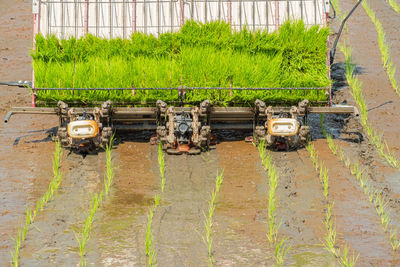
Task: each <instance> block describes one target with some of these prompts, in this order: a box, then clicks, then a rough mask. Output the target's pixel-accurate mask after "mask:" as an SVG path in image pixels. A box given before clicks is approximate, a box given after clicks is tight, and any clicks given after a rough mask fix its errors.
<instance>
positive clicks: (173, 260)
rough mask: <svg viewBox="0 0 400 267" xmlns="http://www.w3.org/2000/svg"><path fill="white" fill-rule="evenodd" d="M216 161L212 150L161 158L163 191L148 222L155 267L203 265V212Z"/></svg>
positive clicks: (204, 253) (214, 174)
mask: <svg viewBox="0 0 400 267" xmlns="http://www.w3.org/2000/svg"><path fill="white" fill-rule="evenodd" d="M216 160H217V154H216V152H215V151H211V152H209V153H204V154H202V155H200V156H190V155H179V156H174V155H166V156H165V179H166V184H165V191H164V193H162V194H161V195H160V198H161V203H160V206H158V207H157V209H156V211H155V213H154V217H153V223H152V229H153V235H154V244H155V250H156V259H157V263H158V265H159V266H207V263H208V255H207V248H206V244H205V242H204V241H203V237H204V236H205V232H204V224H203V222H204V215H203V212H206V209H207V208H208V200H209V198H210V194H211V192H212V190H213V188H214V186H215V177H216V174H217V166H216ZM155 162H156V161H155ZM156 166H158V165H156ZM222 187H223V185H222ZM217 206H218V204H217ZM143 246H144V243H143Z"/></svg>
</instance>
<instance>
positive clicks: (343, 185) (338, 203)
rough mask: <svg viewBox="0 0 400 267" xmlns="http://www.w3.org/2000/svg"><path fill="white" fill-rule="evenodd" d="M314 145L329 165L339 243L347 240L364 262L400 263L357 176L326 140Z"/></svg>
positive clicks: (330, 188)
mask: <svg viewBox="0 0 400 267" xmlns="http://www.w3.org/2000/svg"><path fill="white" fill-rule="evenodd" d="M314 145H315V148H316V150H317V151H318V153H319V157H320V160H322V161H323V162H324V163H325V165H326V167H327V168H328V175H329V178H330V180H329V195H330V197H331V199H332V200H333V201H334V203H335V208H334V210H333V213H334V214H335V217H336V229H337V232H338V233H339V234H338V236H337V237H338V241H339V244H340V245H343V241H345V242H346V243H347V244H348V245H349V246H350V247H351V249H353V250H354V251H355V252H356V254H359V258H358V264H359V265H360V266H378V265H380V266H389V265H397V264H400V261H399V259H398V256H397V255H396V253H394V252H393V250H392V248H391V245H390V241H389V235H388V234H387V233H384V231H383V229H382V227H381V226H380V219H379V216H378V215H377V213H376V211H375V209H374V208H373V206H372V204H370V203H369V200H368V198H367V197H366V196H365V195H364V193H363V192H362V191H361V190H360V188H359V187H358V185H357V184H356V181H355V178H354V177H352V175H351V174H350V173H349V171H348V170H346V169H345V168H343V165H342V163H340V162H338V160H337V159H336V158H335V156H334V155H333V154H332V153H331V152H330V151H329V147H328V145H327V143H326V141H325V140H318V141H316V142H314ZM371 244H373V245H371Z"/></svg>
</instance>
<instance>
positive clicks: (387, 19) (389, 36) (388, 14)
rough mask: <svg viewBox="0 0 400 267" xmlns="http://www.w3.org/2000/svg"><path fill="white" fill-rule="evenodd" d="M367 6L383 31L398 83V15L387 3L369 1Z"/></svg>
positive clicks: (399, 66) (399, 22)
mask: <svg viewBox="0 0 400 267" xmlns="http://www.w3.org/2000/svg"><path fill="white" fill-rule="evenodd" d="M396 3H397V4H399V2H398V1H396ZM368 4H369V6H370V7H371V9H372V10H373V11H374V12H375V15H376V17H377V18H378V19H379V21H380V22H381V24H382V27H383V30H384V32H385V34H386V35H385V39H386V43H387V44H388V46H389V50H390V56H391V58H390V59H391V60H392V61H393V63H394V65H395V67H396V69H397V72H396V75H395V78H396V80H397V82H400V72H399V68H400V31H399V25H400V14H399V13H397V12H396V11H395V10H394V9H393V8H392V7H391V6H390V4H389V3H388V1H371V0H369V1H368Z"/></svg>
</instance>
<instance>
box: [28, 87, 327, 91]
mask: <svg viewBox="0 0 400 267" xmlns="http://www.w3.org/2000/svg"><path fill="white" fill-rule="evenodd" d="M178 89H182V88H181V87H143V88H135V90H178ZM185 89H186V90H328V89H329V87H280V88H279V87H185ZM34 90H45V91H46V90H60V91H64V90H65V91H67V90H76V91H80V90H81V91H85V90H87V91H102V90H132V88H34Z"/></svg>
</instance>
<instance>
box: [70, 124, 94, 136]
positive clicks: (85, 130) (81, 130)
mask: <svg viewBox="0 0 400 267" xmlns="http://www.w3.org/2000/svg"><path fill="white" fill-rule="evenodd" d="M98 134H99V126H98V125H97V122H95V121H94V120H77V121H72V122H70V123H68V136H69V137H71V138H93V137H96V136H97V135H98Z"/></svg>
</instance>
